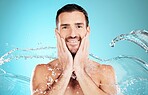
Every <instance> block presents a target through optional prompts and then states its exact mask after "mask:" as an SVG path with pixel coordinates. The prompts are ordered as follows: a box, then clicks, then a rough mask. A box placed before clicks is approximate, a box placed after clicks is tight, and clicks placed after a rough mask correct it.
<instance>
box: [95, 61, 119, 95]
mask: <svg viewBox="0 0 148 95" xmlns="http://www.w3.org/2000/svg"><path fill="white" fill-rule="evenodd" d="M93 64H94V65H95V66H96V67H97V69H96V72H97V73H95V76H97V78H98V80H99V83H100V85H99V86H100V88H101V89H103V91H104V92H106V93H108V94H111V95H116V93H117V89H116V75H115V71H114V68H113V67H112V66H111V65H106V64H100V63H97V62H94V61H93Z"/></svg>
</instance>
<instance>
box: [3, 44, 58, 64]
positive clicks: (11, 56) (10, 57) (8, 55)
mask: <svg viewBox="0 0 148 95" xmlns="http://www.w3.org/2000/svg"><path fill="white" fill-rule="evenodd" d="M46 49H47V50H50V49H56V47H50V46H48V47H47V46H45V47H38V48H26V49H21V48H15V49H12V50H10V51H9V52H7V53H5V54H4V55H3V56H1V57H0V65H2V64H4V63H7V62H10V61H11V60H13V59H17V60H18V59H20V58H24V59H32V58H42V59H44V58H48V59H55V57H53V56H49V55H22V54H21V55H15V54H13V53H14V52H16V51H19V52H20V53H21V51H25V52H29V51H38V50H46Z"/></svg>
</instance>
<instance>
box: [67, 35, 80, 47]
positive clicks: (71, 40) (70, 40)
mask: <svg viewBox="0 0 148 95" xmlns="http://www.w3.org/2000/svg"><path fill="white" fill-rule="evenodd" d="M80 39H81V38H80V37H77V36H76V37H67V38H66V39H65V40H66V42H67V43H68V44H69V45H72V46H75V45H78V44H79V42H80Z"/></svg>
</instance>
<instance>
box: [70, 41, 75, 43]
mask: <svg viewBox="0 0 148 95" xmlns="http://www.w3.org/2000/svg"><path fill="white" fill-rule="evenodd" d="M69 42H70V43H76V42H77V41H69Z"/></svg>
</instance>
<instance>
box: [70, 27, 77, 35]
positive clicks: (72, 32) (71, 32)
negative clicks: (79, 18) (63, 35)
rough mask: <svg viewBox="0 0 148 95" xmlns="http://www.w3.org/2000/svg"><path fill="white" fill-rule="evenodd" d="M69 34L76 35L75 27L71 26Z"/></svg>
mask: <svg viewBox="0 0 148 95" xmlns="http://www.w3.org/2000/svg"><path fill="white" fill-rule="evenodd" d="M70 36H71V37H76V36H77V34H76V30H75V29H73V28H71V31H70Z"/></svg>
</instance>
